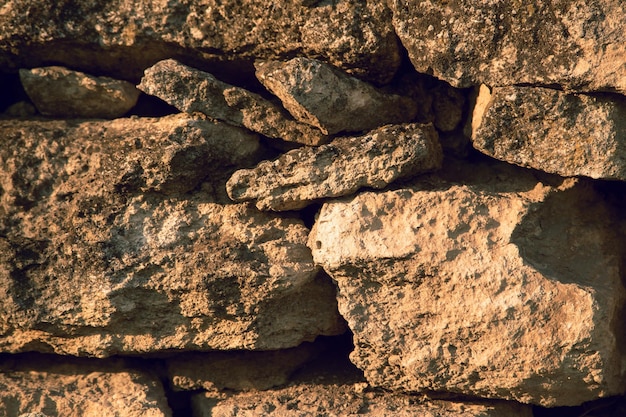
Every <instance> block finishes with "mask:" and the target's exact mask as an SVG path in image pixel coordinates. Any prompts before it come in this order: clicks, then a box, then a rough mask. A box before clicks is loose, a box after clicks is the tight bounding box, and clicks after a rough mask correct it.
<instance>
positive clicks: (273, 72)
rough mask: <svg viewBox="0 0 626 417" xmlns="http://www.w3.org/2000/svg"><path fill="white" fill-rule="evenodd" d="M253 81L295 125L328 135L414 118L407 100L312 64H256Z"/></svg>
mask: <svg viewBox="0 0 626 417" xmlns="http://www.w3.org/2000/svg"><path fill="white" fill-rule="evenodd" d="M256 68H257V71H256V75H257V78H258V79H259V81H261V83H263V85H264V86H265V87H266V88H267V89H268V90H270V91H271V92H272V93H274V94H275V95H276V96H278V98H280V100H281V101H282V103H283V105H284V106H285V108H286V109H287V110H289V112H290V113H291V114H292V115H293V116H294V117H295V118H296V119H298V120H299V121H301V122H303V123H308V124H310V125H312V126H315V127H317V128H319V129H320V130H321V131H322V132H324V133H325V134H327V135H332V134H335V133H339V132H360V131H364V130H370V129H373V128H375V127H379V126H382V125H385V124H390V123H405V122H410V121H412V119H413V118H414V117H415V114H416V112H417V106H416V104H415V103H414V102H413V101H412V100H411V99H410V98H408V97H402V96H398V95H392V94H385V93H383V92H381V91H379V90H377V89H376V88H374V87H373V86H371V85H370V84H368V83H366V82H364V81H361V80H359V79H357V78H354V77H350V76H348V75H346V74H344V73H342V72H340V71H338V70H336V69H334V68H333V67H331V66H330V65H328V64H325V63H323V62H320V61H318V60H316V59H309V58H303V57H299V58H293V59H291V60H289V61H287V62H280V61H268V62H258V63H257V64H256Z"/></svg>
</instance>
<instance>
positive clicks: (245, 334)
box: [0, 115, 345, 356]
mask: <svg viewBox="0 0 626 417" xmlns="http://www.w3.org/2000/svg"><path fill="white" fill-rule="evenodd" d="M0 131H1V132H2V137H3V146H2V147H1V148H0V187H1V190H2V193H1V198H0V213H1V215H0V299H2V300H3V302H2V304H1V305H0V351H3V352H18V351H43V352H57V353H63V354H72V355H92V356H108V355H113V354H118V353H139V352H154V351H161V350H171V349H187V350H209V349H252V350H255V349H260V350H270V349H281V348H287V347H292V346H297V345H299V344H300V343H301V342H303V341H305V340H312V339H314V338H315V337H316V336H317V335H319V334H340V333H342V332H343V331H344V330H345V328H344V326H345V325H344V324H343V321H342V320H341V318H340V317H339V316H338V313H337V311H336V300H335V296H334V287H333V285H332V283H330V282H329V281H328V279H327V278H325V277H322V276H319V275H318V269H317V268H316V267H315V266H314V265H313V262H312V258H311V253H310V251H309V249H308V248H307V247H306V238H307V234H308V229H307V228H306V227H304V225H303V224H302V222H301V220H299V219H294V218H289V217H285V218H279V217H277V216H275V215H271V214H267V213H261V212H258V211H257V210H255V209H253V208H251V207H250V206H249V205H246V204H237V205H234V204H223V201H225V200H228V198H227V197H226V196H225V195H224V191H223V187H224V183H225V180H226V178H228V176H229V175H230V173H231V172H232V170H234V169H235V167H239V166H246V165H248V164H249V163H250V162H251V161H254V154H255V152H256V151H257V149H258V143H257V140H256V137H255V136H254V135H251V134H250V133H247V132H245V131H243V130H241V129H238V128H235V127H231V126H228V125H224V124H219V123H213V122H209V121H204V120H196V119H193V118H190V117H188V116H184V115H177V116H170V117H166V118H162V119H145V118H144V119H141V118H131V119H116V120H114V121H108V122H103V121H98V122H95V121H92V122H81V121H73V122H65V121H33V122H27V121H3V122H1V124H0ZM192 190H194V191H195V192H194V193H192V194H189V193H188V192H189V191H192Z"/></svg>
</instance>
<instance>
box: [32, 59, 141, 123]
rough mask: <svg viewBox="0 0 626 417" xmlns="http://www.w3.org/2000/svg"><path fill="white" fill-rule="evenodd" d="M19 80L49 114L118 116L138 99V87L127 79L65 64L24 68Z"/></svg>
mask: <svg viewBox="0 0 626 417" xmlns="http://www.w3.org/2000/svg"><path fill="white" fill-rule="evenodd" d="M20 80H21V81H22V85H23V86H24V90H26V93H27V94H28V97H30V99H31V100H32V101H33V103H34V104H35V107H37V110H39V112H40V113H41V114H43V115H46V116H57V117H75V118H93V119H97V118H102V119H115V118H117V117H122V116H123V115H124V114H126V113H127V112H128V111H129V110H130V109H132V108H133V106H134V105H135V104H136V103H137V99H138V98H139V90H137V89H136V88H135V86H134V85H132V84H131V83H129V82H127V81H122V80H115V79H113V78H109V77H94V76H91V75H88V74H84V73H82V72H78V71H71V70H69V69H67V68H63V67H44V68H33V69H31V70H27V69H21V70H20Z"/></svg>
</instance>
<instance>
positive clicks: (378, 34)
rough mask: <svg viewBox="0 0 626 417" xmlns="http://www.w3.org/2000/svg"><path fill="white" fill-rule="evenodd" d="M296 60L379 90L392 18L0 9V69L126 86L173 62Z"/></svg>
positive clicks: (160, 6) (95, 5)
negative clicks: (45, 69) (101, 77)
mask: <svg viewBox="0 0 626 417" xmlns="http://www.w3.org/2000/svg"><path fill="white" fill-rule="evenodd" d="M295 55H305V56H312V57H320V58H321V59H323V60H324V61H327V62H329V63H330V64H332V65H335V66H338V67H340V68H343V69H345V70H346V71H348V72H350V73H352V74H355V75H357V76H359V77H361V78H364V79H367V80H370V81H375V82H378V83H383V84H384V83H387V82H389V80H391V78H392V77H393V75H394V73H395V72H396V70H397V68H398V66H399V64H400V61H401V58H400V47H399V44H398V41H397V37H396V35H395V33H394V30H393V27H392V25H391V12H390V10H389V8H388V7H387V6H386V4H385V3H384V2H379V1H373V0H371V1H370V0H367V1H363V0H347V1H341V2H323V3H320V4H318V5H316V7H307V6H306V5H303V4H302V3H301V2H300V1H294V0H277V1H274V2H272V4H271V5H268V3H267V1H266V0H251V1H245V2H242V1H239V0H227V1H221V0H192V1H185V2H164V1H161V0H144V1H140V2H138V1H131V0H119V1H115V2H110V1H108V0H86V1H80V2H64V3H62V4H59V3H55V4H52V3H45V4H35V3H33V2H32V1H31V0H7V1H4V2H3V4H2V9H1V10H0V67H1V68H6V69H17V68H25V67H28V68H32V67H38V66H42V65H44V63H45V62H56V63H58V64H59V65H64V66H67V67H71V68H76V69H79V70H81V71H86V72H88V73H96V71H97V73H106V74H109V75H112V76H115V77H118V78H122V79H129V80H130V79H139V78H140V77H141V72H142V71H143V70H144V69H145V68H147V67H149V66H150V65H152V64H153V63H155V62H157V61H159V60H162V59H165V58H169V57H173V56H177V57H185V58H186V60H190V61H202V62H205V63H210V66H215V67H221V68H222V69H223V70H224V71H226V72H228V70H229V68H233V67H235V68H237V70H241V67H242V64H245V63H246V62H249V61H250V60H252V59H279V58H281V57H285V56H295ZM233 63H234V64H235V65H234V66H233V65H231V64H233Z"/></svg>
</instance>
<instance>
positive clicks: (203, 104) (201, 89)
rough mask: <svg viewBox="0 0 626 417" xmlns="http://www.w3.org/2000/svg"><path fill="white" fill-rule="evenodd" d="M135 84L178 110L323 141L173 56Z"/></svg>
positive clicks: (252, 96)
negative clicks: (175, 59)
mask: <svg viewBox="0 0 626 417" xmlns="http://www.w3.org/2000/svg"><path fill="white" fill-rule="evenodd" d="M138 87H139V89H140V90H142V91H144V92H146V93H148V94H150V95H153V96H157V97H159V98H160V99H162V100H164V101H166V102H167V103H169V104H171V105H172V106H174V107H176V108H177V109H179V110H181V111H184V112H188V113H192V112H201V113H204V114H206V115H207V116H209V117H212V118H215V119H219V120H222V121H225V122H227V123H230V124H233V125H235V126H244V127H246V128H248V129H250V130H252V131H254V132H258V133H261V134H262V135H265V136H268V137H270V138H278V139H283V140H286V141H289V142H297V143H301V144H304V145H320V144H321V143H324V142H326V141H327V137H326V136H325V135H323V134H322V133H321V132H320V131H319V130H318V129H314V128H312V127H310V126H308V125H306V124H303V123H299V122H297V121H295V120H293V119H291V118H290V117H289V115H288V114H286V112H284V111H283V110H281V109H280V108H279V107H278V106H276V105H274V104H273V103H271V102H270V101H268V100H266V99H264V98H263V97H261V96H260V95H258V94H254V93H252V92H250V91H248V90H245V89H243V88H239V87H235V86H232V85H230V84H226V83H224V82H222V81H219V80H218V79H216V78H215V77H214V76H213V75H211V74H209V73H208V72H204V71H200V70H197V69H195V68H191V67H188V66H186V65H183V64H181V63H179V62H177V61H174V60H173V59H167V60H165V61H160V62H158V63H156V64H155V65H153V66H152V67H150V68H148V69H147V70H146V71H145V75H144V77H143V78H142V80H141V84H139V86H138Z"/></svg>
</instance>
